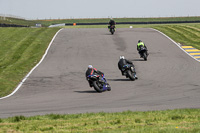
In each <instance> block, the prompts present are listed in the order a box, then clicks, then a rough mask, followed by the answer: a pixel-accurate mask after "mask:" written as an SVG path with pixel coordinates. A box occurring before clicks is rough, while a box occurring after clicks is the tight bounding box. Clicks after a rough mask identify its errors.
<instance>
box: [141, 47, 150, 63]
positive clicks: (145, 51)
mask: <svg viewBox="0 0 200 133" xmlns="http://www.w3.org/2000/svg"><path fill="white" fill-rule="evenodd" d="M147 56H148V54H147V49H146V48H145V47H143V46H142V47H141V48H140V57H141V58H144V60H145V61H147Z"/></svg>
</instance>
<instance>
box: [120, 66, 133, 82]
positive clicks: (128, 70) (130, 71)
mask: <svg viewBox="0 0 200 133" xmlns="http://www.w3.org/2000/svg"><path fill="white" fill-rule="evenodd" d="M122 71H124V75H125V76H126V77H127V78H129V79H130V80H135V79H137V78H136V72H135V69H134V68H133V66H132V65H130V64H127V65H124V66H123V68H122Z"/></svg>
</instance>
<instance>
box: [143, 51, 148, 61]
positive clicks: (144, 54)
mask: <svg viewBox="0 0 200 133" xmlns="http://www.w3.org/2000/svg"><path fill="white" fill-rule="evenodd" d="M143 58H144V60H145V61H147V53H146V52H144V53H143Z"/></svg>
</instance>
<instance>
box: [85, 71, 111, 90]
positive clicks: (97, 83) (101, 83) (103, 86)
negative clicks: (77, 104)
mask: <svg viewBox="0 0 200 133" xmlns="http://www.w3.org/2000/svg"><path fill="white" fill-rule="evenodd" d="M87 80H90V81H91V82H92V87H94V90H96V91H97V92H103V91H106V90H107V91H111V87H110V85H109V84H108V83H107V81H106V79H105V77H104V75H102V76H100V75H96V74H94V75H89V76H87Z"/></svg>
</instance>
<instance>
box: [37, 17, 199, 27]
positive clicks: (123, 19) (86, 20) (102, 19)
mask: <svg viewBox="0 0 200 133" xmlns="http://www.w3.org/2000/svg"><path fill="white" fill-rule="evenodd" d="M109 20H110V19H109V18H101V19H55V20H53V19H52V20H36V21H37V22H38V23H42V24H43V25H45V26H49V25H52V24H60V23H108V22H109ZM114 20H115V21H116V23H118V22H161V21H169V22H170V21H199V20H200V17H172V18H114Z"/></svg>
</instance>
